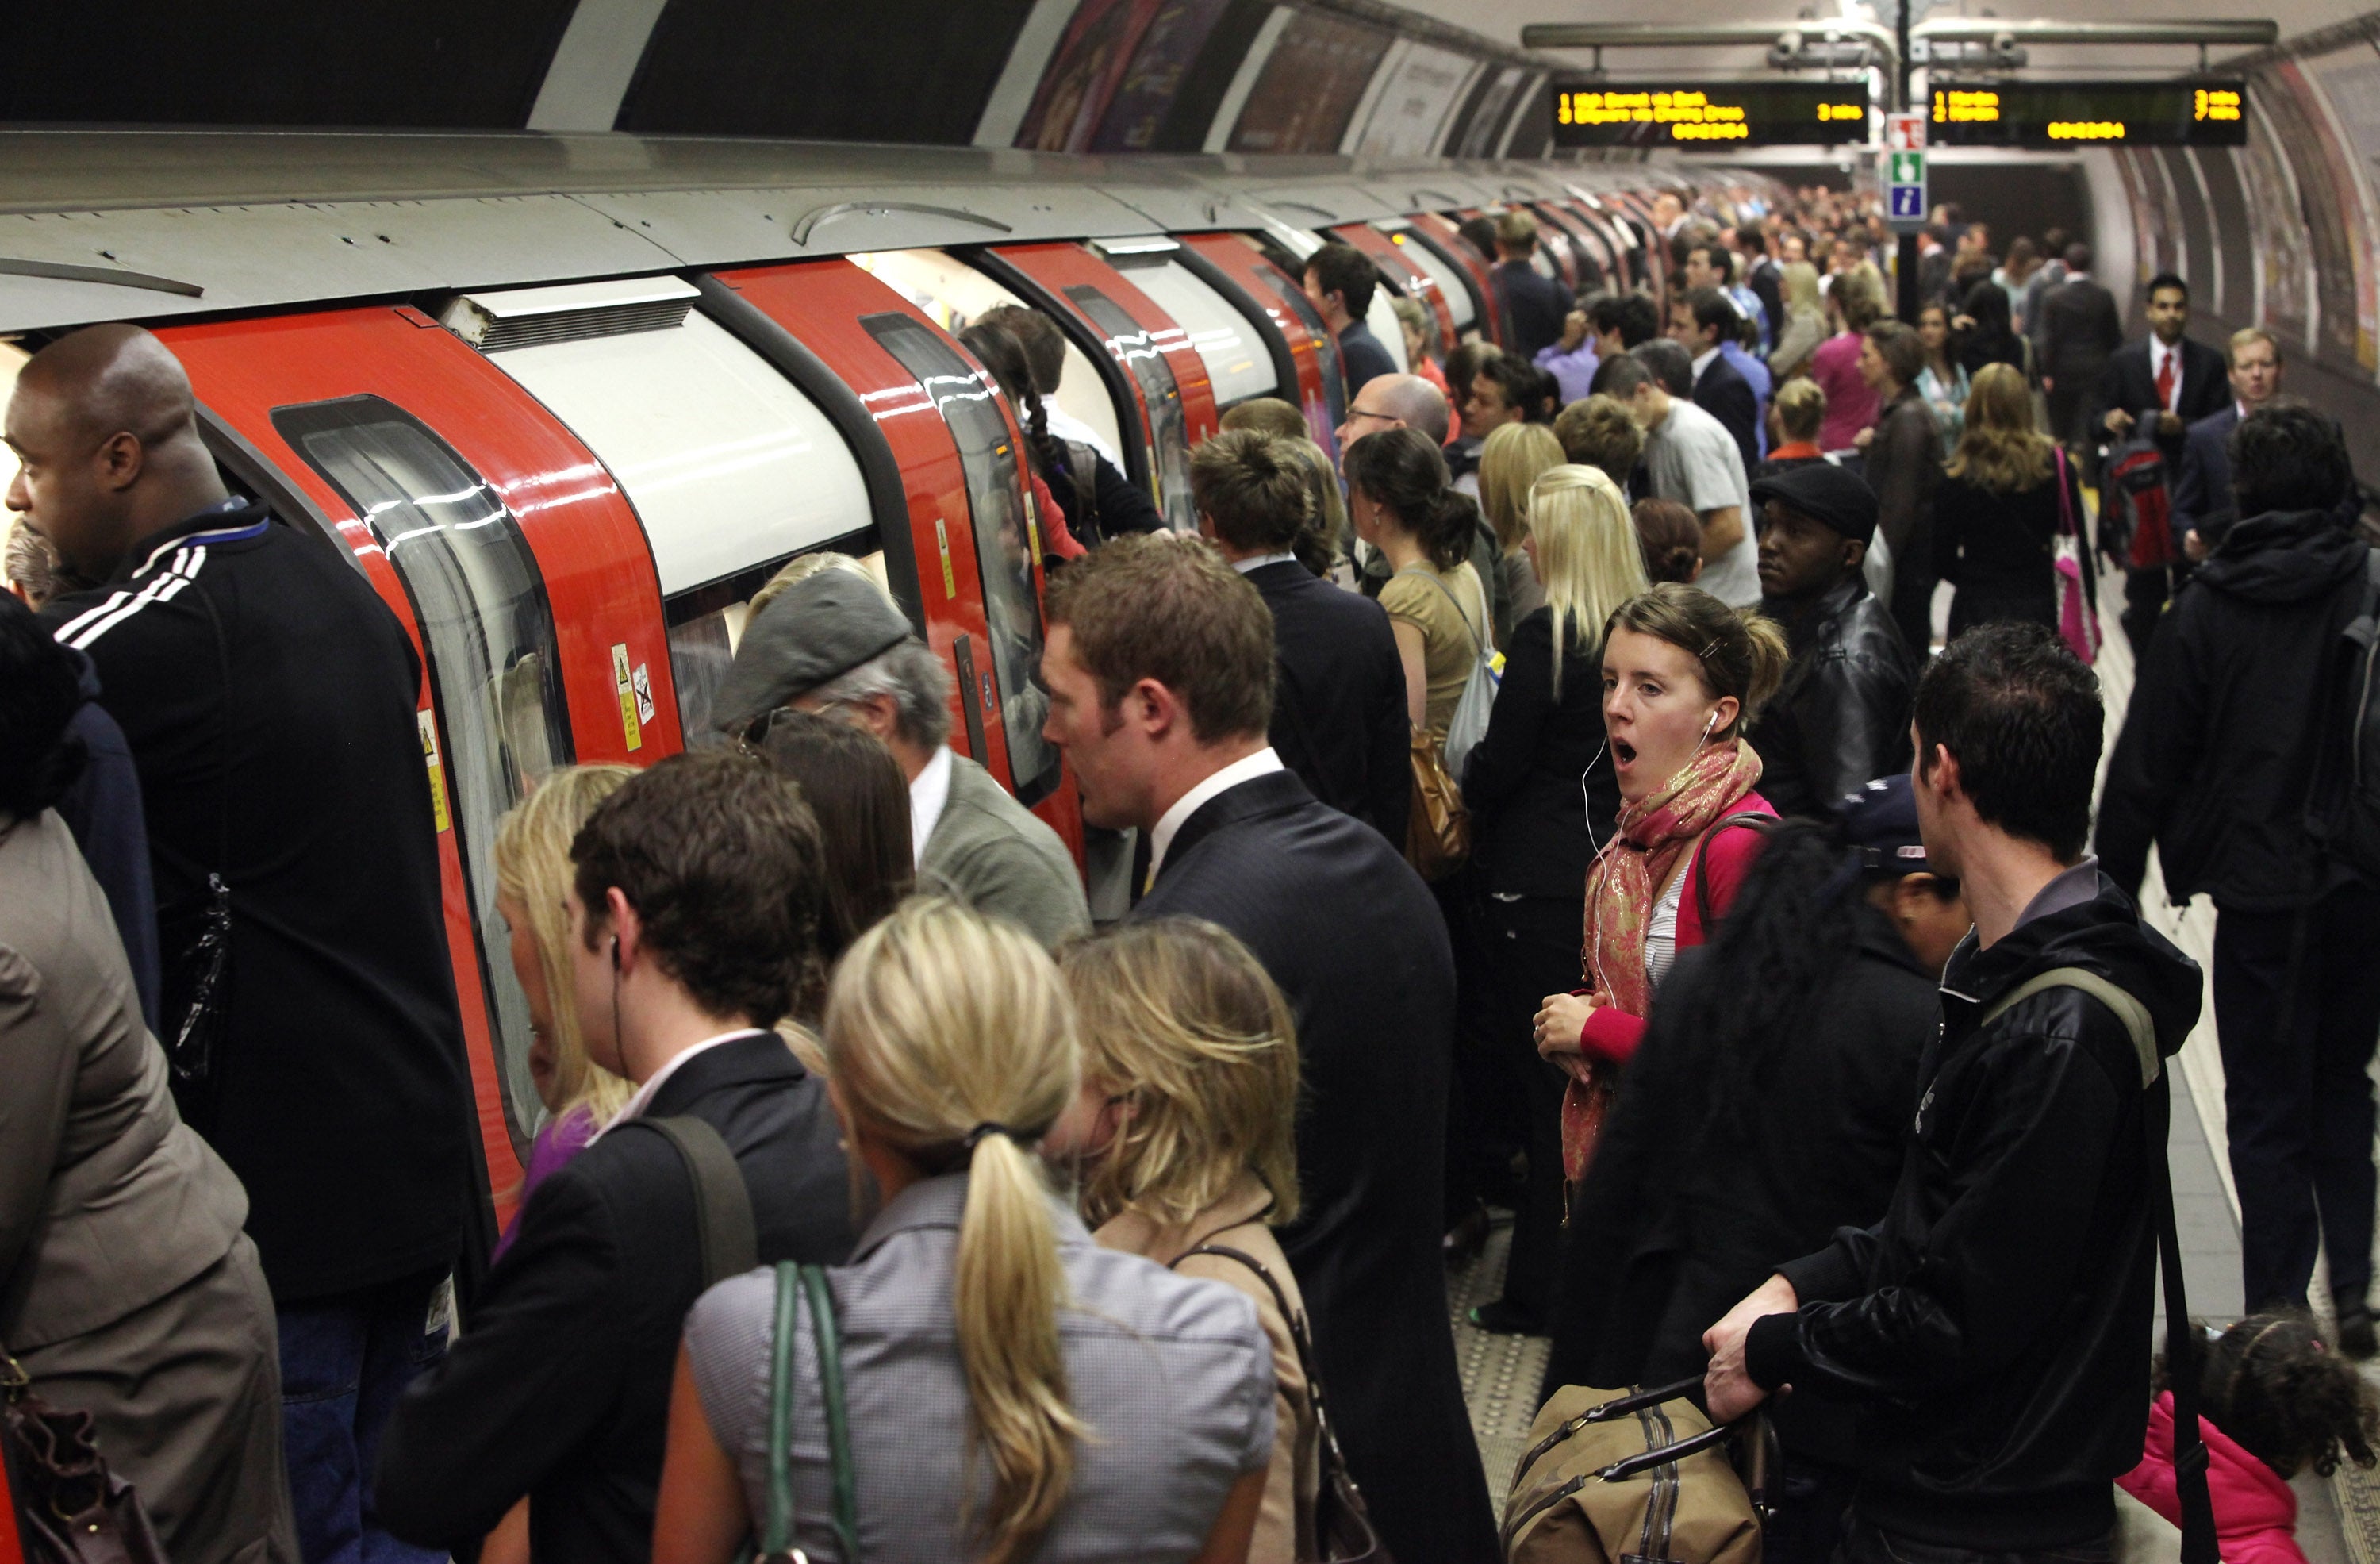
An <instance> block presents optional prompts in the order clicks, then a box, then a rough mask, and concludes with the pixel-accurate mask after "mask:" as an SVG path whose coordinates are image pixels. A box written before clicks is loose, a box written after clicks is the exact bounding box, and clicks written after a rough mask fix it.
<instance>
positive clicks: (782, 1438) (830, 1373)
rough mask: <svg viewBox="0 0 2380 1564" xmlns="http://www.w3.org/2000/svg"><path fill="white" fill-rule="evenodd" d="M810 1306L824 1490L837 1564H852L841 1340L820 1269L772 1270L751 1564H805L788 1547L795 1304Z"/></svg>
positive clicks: (852, 1490)
mask: <svg viewBox="0 0 2380 1564" xmlns="http://www.w3.org/2000/svg"><path fill="white" fill-rule="evenodd" d="M801 1300H807V1301H808V1303H809V1306H810V1339H811V1341H812V1343H813V1344H814V1345H815V1346H816V1347H817V1349H818V1365H819V1392H820V1399H821V1400H823V1401H824V1402H825V1403H826V1406H825V1411H826V1440H827V1451H828V1460H829V1465H830V1467H831V1469H832V1475H831V1477H830V1479H829V1482H830V1489H829V1491H830V1492H831V1493H832V1496H833V1501H832V1502H833V1513H832V1516H831V1517H830V1518H829V1520H828V1525H829V1526H831V1527H832V1529H833V1532H834V1540H835V1546H836V1548H837V1550H838V1551H839V1552H840V1553H841V1554H842V1556H843V1560H844V1564H859V1489H858V1487H857V1485H856V1483H855V1482H854V1481H853V1478H852V1465H851V1420H850V1415H849V1412H848V1410H847V1409H846V1406H845V1404H844V1396H843V1340H842V1338H841V1336H840V1334H839V1333H838V1332H837V1331H836V1329H835V1323H834V1294H833V1292H832V1291H831V1290H830V1289H828V1287H827V1285H826V1270H825V1268H824V1267H823V1266H819V1265H796V1264H795V1263H794V1262H793V1261H791V1260H781V1261H779V1262H778V1263H777V1328H776V1330H775V1331H774V1332H773V1333H772V1334H771V1337H770V1343H769V1504H768V1510H767V1513H766V1514H764V1515H763V1516H762V1517H761V1521H760V1536H759V1546H758V1550H757V1552H755V1553H752V1554H749V1555H747V1558H751V1559H752V1560H753V1564H809V1556H808V1555H807V1554H806V1553H804V1552H803V1551H802V1550H801V1549H800V1548H798V1547H795V1546H794V1464H793V1460H794V1457H793V1451H794V1322H795V1318H796V1316H797V1315H798V1314H799V1310H798V1308H797V1307H796V1304H797V1302H798V1301H801Z"/></svg>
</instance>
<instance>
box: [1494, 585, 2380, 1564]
mask: <svg viewBox="0 0 2380 1564" xmlns="http://www.w3.org/2000/svg"><path fill="white" fill-rule="evenodd" d="M2107 584H2108V583H2107V582H2104V581H2103V582H2102V593H2101V597H2102V601H2103V604H2104V605H2106V609H2107V611H2106V612H2105V613H2104V614H2103V616H2102V617H2103V620H2104V633H2105V645H2104V647H2103V648H2102V650H2101V653H2100V656H2099V661H2098V664H2097V670H2098V674H2099V679H2100V687H2101V690H2102V691H2103V693H2104V695H2105V699H2106V705H2107V749H2108V751H2113V749H2114V747H2115V740H2116V734H2117V731H2118V730H2119V728H2120V727H2122V725H2123V714H2124V708H2125V705H2126V703H2128V702H2129V700H2130V698H2131V690H2132V659H2131V647H2130V645H2129V643H2128V642H2127V641H2125V639H2124V636H2123V631H2122V629H2120V627H2119V625H2118V624H2117V622H2116V616H2115V608H2116V607H2117V606H2118V605H2119V598H2120V583H2118V584H2117V589H2116V590H2115V591H2108V590H2107ZM1948 615H1949V588H1948V587H1947V586H1946V587H1945V588H1943V589H1942V593H1941V594H1940V595H1939V596H1938V597H1937V602H1936V604H1935V621H1936V634H1937V637H1939V636H1940V635H1941V633H1942V630H1943V627H1944V625H1945V624H1947V621H1948ZM2103 778H2104V771H2103ZM2142 901H2143V909H2144V911H2145V915H2146V916H2147V918H2148V919H2149V921H2150V922H2151V923H2153V924H2154V925H2155V927H2156V928H2157V929H2158V930H2160V931H2161V932H2162V933H2163V934H2164V935H2166V936H2167V937H2168V939H2171V940H2172V941H2173V942H2174V943H2175V944H2176V945H2178V946H2180V947H2181V948H2182V949H2183V950H2184V951H2186V952H2188V953H2189V954H2190V955H2191V956H2192V958H2193V959H2196V960H2197V961H2198V963H2199V965H2200V966H2201V967H2202V968H2203V969H2204V970H2206V971H2208V972H2209V973H2210V974H2211V973H2212V971H2213V965H2214V963H2213V959H2212V958H2213V950H2214V940H2215V910H2214V908H2213V907H2212V906H2211V905H2210V904H2209V903H2208V902H2207V901H2206V900H2205V898H2203V897H2202V898H2198V899H2197V900H2196V901H2195V902H2193V903H2192V905H2191V906H2189V907H2187V908H2177V907H2172V906H2169V905H2168V904H2167V899H2166V896H2165V891H2164V887H2163V886H2162V884H2161V883H2159V881H2158V880H2157V878H2156V869H2155V863H2154V861H2152V864H2151V867H2150V878H2149V882H2148V884H2147V885H2145V886H2143V895H2142ZM2209 982H2210V984H2211V982H2212V978H2211V975H2210V978H2209ZM2175 1062H2176V1064H2177V1066H2178V1068H2177V1069H2175V1071H2174V1076H2173V1081H2174V1096H2173V1125H2172V1130H2171V1134H2170V1137H2169V1140H2168V1150H2167V1155H2168V1158H2169V1159H2170V1166H2171V1168H2172V1174H2173V1192H2174V1216H2175V1223H2176V1226H2177V1228H2178V1229H2179V1231H2180V1238H2181V1250H2182V1281H2183V1286H2184V1287H2185V1288H2186V1289H2187V1290H2188V1295H2189V1304H2190V1311H2191V1313H2192V1314H2193V1315H2195V1316H2197V1317H2198V1318H2200V1319H2202V1320H2204V1321H2206V1322H2208V1323H2209V1324H2213V1325H2218V1326H2219V1325H2223V1324H2227V1323H2228V1322H2230V1321H2232V1320H2236V1319H2238V1318H2239V1317H2240V1313H2241V1310H2242V1302H2241V1299H2240V1205H2239V1196H2238V1194H2237V1192H2236V1191H2234V1190H2233V1188H2232V1185H2231V1170H2230V1165H2229V1163H2228V1158H2227V1155H2226V1151H2225V1147H2226V1141H2225V1137H2224V1131H2223V1061H2222V1058H2221V1057H2220V1055H2219V1054H2218V1053H2217V1052H2216V1042H2215V1008H2214V997H2213V994H2212V992H2211V990H2210V992H2209V994H2208V996H2207V1001H2206V1006H2205V1009H2204V1013H2203V1016H2202V1019H2201V1020H2200V1022H2199V1025H2198V1029H2197V1030H2196V1031H2195V1032H2192V1033H2191V1036H2190V1039H2189V1041H2188V1042H2187V1043H2186V1044H2184V1045H2183V1046H2182V1050H2181V1052H2180V1055H2179V1056H2178V1057H2177V1059H2176V1061H2175ZM2375 1155H2380V1146H2375ZM1510 1239H1511V1229H1510V1227H1509V1225H1507V1224H1506V1223H1504V1222H1503V1221H1502V1220H1501V1219H1500V1220H1499V1222H1498V1225H1497V1226H1496V1228H1494V1230H1493V1232H1492V1233H1491V1235H1490V1237H1489V1239H1488V1244H1487V1246H1486V1247H1485V1248H1484V1249H1483V1250H1482V1251H1481V1252H1480V1254H1479V1256H1478V1257H1477V1258H1476V1259H1475V1260H1474V1261H1473V1262H1472V1263H1471V1264H1470V1265H1466V1266H1464V1267H1463V1268H1461V1269H1460V1270H1457V1271H1453V1272H1451V1273H1450V1274H1449V1276H1448V1277H1447V1294H1448V1307H1449V1310H1450V1312H1451V1318H1452V1321H1453V1327H1454V1339H1455V1355H1456V1361H1457V1362H1458V1364H1459V1365H1460V1367H1461V1371H1462V1375H1463V1396H1464V1399H1465V1400H1466V1401H1467V1402H1468V1404H1469V1406H1470V1409H1471V1422H1472V1428H1473V1431H1474V1432H1475V1434H1476V1436H1477V1437H1478V1440H1479V1451H1480V1455H1481V1457H1482V1459H1483V1460H1484V1462H1485V1464H1486V1466H1487V1469H1488V1490H1489V1492H1490V1493H1491V1495H1493V1496H1494V1498H1495V1502H1496V1504H1497V1506H1498V1508H1499V1509H1501V1506H1502V1503H1503V1498H1504V1492H1505V1489H1506V1487H1507V1486H1508V1485H1509V1484H1510V1482H1511V1478H1512V1467H1513V1464H1514V1463H1515V1461H1516V1460H1518V1458H1519V1455H1520V1452H1521V1450H1522V1449H1523V1448H1524V1447H1525V1444H1526V1435H1527V1433H1528V1428H1529V1423H1530V1421H1531V1420H1532V1419H1533V1418H1534V1417H1535V1416H1536V1394H1537V1387H1538V1381H1539V1379H1540V1378H1541V1376H1542V1375H1544V1372H1545V1363H1546V1353H1547V1350H1548V1343H1547V1341H1546V1340H1545V1339H1544V1338H1538V1337H1518V1336H1494V1335H1490V1334H1488V1333H1487V1332H1485V1331H1481V1330H1478V1329H1476V1328H1475V1327H1474V1326H1472V1325H1471V1324H1470V1322H1469V1321H1468V1320H1467V1319H1466V1318H1465V1317H1464V1311H1465V1310H1467V1309H1469V1308H1470V1307H1472V1306H1473V1305H1474V1304H1477V1303H1484V1302H1487V1301H1489V1300H1491V1299H1494V1298H1496V1297H1498V1296H1499V1295H1500V1293H1501V1291H1502V1287H1503V1272H1504V1257H1505V1252H1506V1250H1507V1249H1508V1247H1509V1244H1510ZM2314 1288H2315V1296H2314V1306H2315V1310H2316V1312H2317V1313H2318V1314H2322V1315H2323V1316H2324V1317H2325V1319H2326V1318H2327V1317H2328V1314H2329V1309H2330V1301H2329V1299H2328V1297H2327V1296H2326V1295H2325V1294H2324V1292H2323V1290H2322V1277H2321V1274H2320V1267H2317V1268H2316V1275H2315V1278H2314ZM2160 1290H2161V1289H2160ZM2164 1308H2165V1305H2164V1300H2163V1298H2162V1296H2160V1297H2159V1300H2158V1303H2157V1310H2158V1313H2157V1326H2156V1335H2157V1337H2158V1338H2159V1339H2162V1338H2163V1336H2164V1332H2165V1326H2164ZM2364 1373H2365V1375H2367V1376H2369V1377H2371V1378H2372V1379H2373V1380H2374V1383H2375V1384H2380V1360H2374V1362H2372V1363H2371V1364H2367V1365H2366V1366H2365V1369H2364ZM2292 1486H2293V1487H2294V1488H2295V1489H2296V1490H2297V1493H2298V1505H2299V1519H2298V1542H2299V1545H2300V1546H2301V1547H2303V1548H2304V1550H2305V1553H2306V1556H2307V1558H2308V1559H2309V1560H2310V1561H2311V1564H2380V1472H2364V1471H2362V1470H2361V1469H2360V1468H2358V1467H2356V1466H2354V1465H2352V1464H2351V1463H2350V1464H2346V1465H2343V1466H2341V1467H2340V1469H2339V1471H2338V1473H2337V1474H2336V1475H2334V1476H2332V1477H2329V1478H2323V1477H2317V1476H2315V1475H2313V1474H2312V1473H2310V1472H2309V1473H2305V1474H2301V1476H2300V1477H2299V1478H2298V1479H2297V1480H2296V1482H2295V1483H2294V1484H2292ZM2179 1546H2180V1545H2179V1537H2178V1535H2176V1536H2174V1537H2173V1538H2172V1539H2171V1545H2170V1546H2169V1547H2163V1546H2155V1544H2154V1543H2153V1544H2152V1546H2150V1547H2149V1548H2148V1549H2147V1550H2146V1551H2144V1552H2142V1553H2141V1554H2140V1555H2139V1557H2140V1558H2142V1559H2143V1560H2145V1559H2148V1558H2158V1557H2161V1556H2162V1557H2168V1558H2179V1557H2180V1552H2179ZM2127 1558H2128V1559H2130V1558H2132V1554H2131V1552H2129V1551H2128V1553H2127Z"/></svg>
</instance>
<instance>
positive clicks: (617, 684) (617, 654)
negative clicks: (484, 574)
mask: <svg viewBox="0 0 2380 1564" xmlns="http://www.w3.org/2000/svg"><path fill="white" fill-rule="evenodd" d="M612 688H613V690H617V691H618V692H619V696H620V731H621V732H622V733H624V734H625V735H626V736H627V739H628V748H629V749H630V750H632V751H633V750H641V749H643V748H644V747H645V730H644V725H643V724H641V723H639V722H638V721H637V685H636V676H635V675H634V674H633V673H632V672H631V671H630V670H629V667H628V643H627V642H626V641H621V642H619V643H618V644H617V645H615V646H613V648H612Z"/></svg>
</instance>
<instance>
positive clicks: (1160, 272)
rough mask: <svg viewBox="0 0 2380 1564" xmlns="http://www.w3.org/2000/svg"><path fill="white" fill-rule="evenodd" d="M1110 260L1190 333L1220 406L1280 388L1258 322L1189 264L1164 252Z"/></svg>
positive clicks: (1276, 390)
mask: <svg viewBox="0 0 2380 1564" xmlns="http://www.w3.org/2000/svg"><path fill="white" fill-rule="evenodd" d="M1108 262H1109V264H1111V265H1112V266H1114V267H1115V268H1116V269H1117V270H1119V271H1121V272H1123V274H1124V275H1125V276H1126V277H1128V278H1130V279H1131V281H1132V286H1133V287H1136V288H1138V289H1140V291H1141V292H1143V293H1146V294H1147V295H1148V297H1149V298H1150V299H1153V300H1155V301H1156V304H1157V307H1158V308H1159V309H1160V310H1162V311H1164V312H1166V313H1167V314H1169V315H1171V316H1172V317H1173V319H1174V321H1175V323H1176V324H1179V325H1180V326H1181V327H1182V329H1183V330H1184V331H1186V332H1188V333H1189V334H1190V343H1191V346H1192V347H1195V348H1197V349H1198V357H1199V358H1200V359H1202V360H1205V362H1206V365H1207V378H1208V379H1209V380H1211V381H1213V382H1214V385H1215V405H1216V406H1217V407H1219V408H1228V407H1230V406H1231V405H1232V404H1233V403H1234V402H1245V401H1246V400H1247V399H1248V398H1249V397H1269V396H1272V395H1274V394H1276V393H1277V392H1278V391H1279V390H1280V389H1281V379H1280V376H1278V375H1277V374H1275V373H1273V367H1272V355H1271V354H1269V353H1268V352H1266V351H1265V349H1264V345H1263V343H1262V341H1261V340H1260V339H1259V338H1258V337H1257V328H1256V326H1255V325H1254V324H1251V323H1250V322H1249V320H1248V319H1247V317H1246V316H1245V315H1243V314H1241V313H1240V312H1239V310H1238V309H1237V307H1235V306H1234V305H1233V303H1232V302H1231V300H1229V299H1225V298H1224V297H1223V296H1222V295H1221V294H1220V293H1217V292H1216V291H1215V290H1214V289H1213V288H1211V287H1208V286H1207V284H1206V283H1205V282H1204V281H1202V280H1201V279H1200V278H1199V277H1198V276H1197V275H1196V274H1194V273H1193V272H1192V271H1191V270H1190V268H1188V267H1187V266H1184V264H1182V263H1181V262H1179V261H1176V260H1173V259H1172V258H1171V257H1169V256H1164V255H1151V256H1145V257H1144V256H1131V255H1111V256H1109V257H1108ZM1102 329H1104V328H1102Z"/></svg>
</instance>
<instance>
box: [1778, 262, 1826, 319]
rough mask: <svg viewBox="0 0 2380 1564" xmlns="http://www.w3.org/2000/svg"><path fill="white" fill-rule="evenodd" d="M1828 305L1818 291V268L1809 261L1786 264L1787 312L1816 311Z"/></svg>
mask: <svg viewBox="0 0 2380 1564" xmlns="http://www.w3.org/2000/svg"><path fill="white" fill-rule="evenodd" d="M1825 303H1826V296H1825V295H1824V294H1822V293H1820V292H1819V291H1818V268H1817V267H1815V266H1813V265H1812V264H1810V263H1808V262H1807V261H1790V262H1788V263H1786V264H1785V310H1786V312H1787V313H1788V314H1791V312H1793V311H1796V310H1816V309H1819V308H1820V307H1821V306H1823V305H1824V304H1825Z"/></svg>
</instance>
